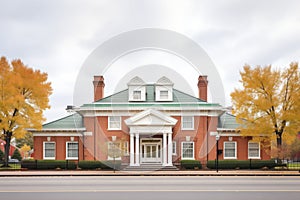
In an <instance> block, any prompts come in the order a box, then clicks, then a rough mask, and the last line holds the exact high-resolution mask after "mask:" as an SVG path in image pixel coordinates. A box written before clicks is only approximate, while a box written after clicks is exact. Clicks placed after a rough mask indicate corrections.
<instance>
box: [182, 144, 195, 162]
mask: <svg viewBox="0 0 300 200" xmlns="http://www.w3.org/2000/svg"><path fill="white" fill-rule="evenodd" d="M181 159H194V142H182V143H181Z"/></svg>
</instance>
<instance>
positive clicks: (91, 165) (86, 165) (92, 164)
mask: <svg viewBox="0 0 300 200" xmlns="http://www.w3.org/2000/svg"><path fill="white" fill-rule="evenodd" d="M78 167H79V168H80V169H88V170H91V169H97V168H101V169H102V163H101V162H100V161H97V160H81V161H79V162H78Z"/></svg>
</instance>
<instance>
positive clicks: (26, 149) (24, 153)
mask: <svg viewBox="0 0 300 200" xmlns="http://www.w3.org/2000/svg"><path fill="white" fill-rule="evenodd" d="M20 150H21V153H22V156H23V158H27V157H28V152H29V151H30V150H31V148H30V146H29V145H27V144H24V145H23V146H22V147H21V148H20Z"/></svg>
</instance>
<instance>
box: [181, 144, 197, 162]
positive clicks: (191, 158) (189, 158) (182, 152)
mask: <svg viewBox="0 0 300 200" xmlns="http://www.w3.org/2000/svg"><path fill="white" fill-rule="evenodd" d="M186 143H189V144H193V157H188V158H184V157H183V154H184V151H183V145H184V144H186ZM181 160H195V143H194V142H181Z"/></svg>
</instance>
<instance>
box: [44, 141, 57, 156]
mask: <svg viewBox="0 0 300 200" xmlns="http://www.w3.org/2000/svg"><path fill="white" fill-rule="evenodd" d="M46 143H51V144H54V157H46V149H45V147H46ZM55 157H56V143H55V142H43V159H44V160H55Z"/></svg>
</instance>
